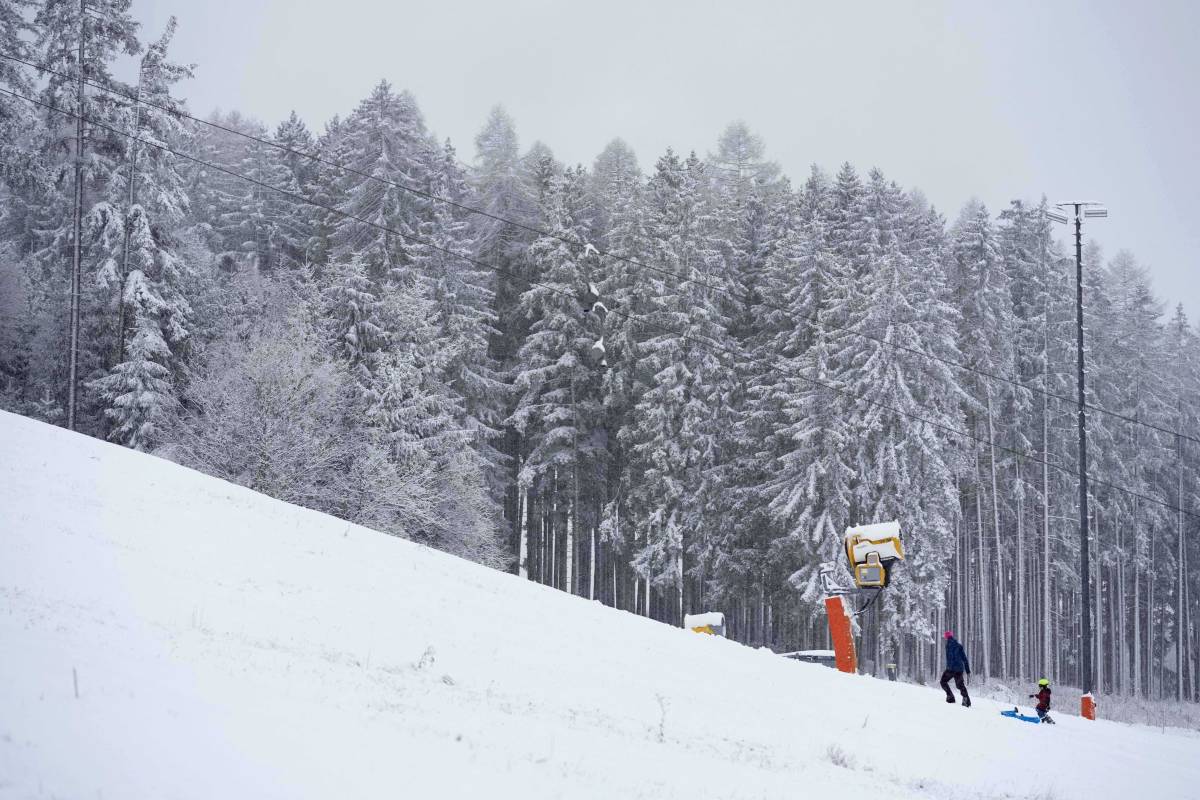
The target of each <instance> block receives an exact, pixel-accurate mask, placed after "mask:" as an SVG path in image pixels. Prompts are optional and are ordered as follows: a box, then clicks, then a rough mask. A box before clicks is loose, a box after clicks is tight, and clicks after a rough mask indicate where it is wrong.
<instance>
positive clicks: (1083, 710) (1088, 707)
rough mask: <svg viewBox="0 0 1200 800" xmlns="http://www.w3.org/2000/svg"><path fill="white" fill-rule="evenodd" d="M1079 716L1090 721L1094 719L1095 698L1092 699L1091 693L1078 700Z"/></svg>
mask: <svg viewBox="0 0 1200 800" xmlns="http://www.w3.org/2000/svg"><path fill="white" fill-rule="evenodd" d="M1079 716H1081V717H1083V718H1084V719H1092V720H1094V719H1095V718H1096V698H1094V697H1092V694H1091V692H1089V693H1087V694H1085V695H1084V696H1082V697H1080V698H1079Z"/></svg>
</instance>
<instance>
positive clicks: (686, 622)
mask: <svg viewBox="0 0 1200 800" xmlns="http://www.w3.org/2000/svg"><path fill="white" fill-rule="evenodd" d="M683 627H685V628H687V629H688V630H690V631H694V632H695V633H707V634H708V635H709V636H724V635H725V615H724V614H722V613H721V612H720V611H708V612H706V613H704V614H684V615H683Z"/></svg>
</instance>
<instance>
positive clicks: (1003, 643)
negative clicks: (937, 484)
mask: <svg viewBox="0 0 1200 800" xmlns="http://www.w3.org/2000/svg"><path fill="white" fill-rule="evenodd" d="M986 394H987V421H988V441H989V442H990V443H991V445H990V446H991V458H990V459H989V461H990V462H991V477H992V531H993V532H994V534H995V539H996V580H995V581H994V585H995V588H996V602H995V608H996V617H997V618H996V632H997V634H998V635H999V640H1000V641H999V643H1000V670H999V674H1000V675H1002V676H1004V675H1008V637H1007V635H1006V627H1007V626H1006V625H1005V620H1004V616H1005V614H1004V607H1005V596H1006V595H1007V592H1006V591H1005V590H1006V585H1005V584H1006V581H1005V576H1004V561H1003V548H1002V547H1001V543H1000V490H999V486H998V480H997V476H996V473H997V469H996V430H995V426H994V424H993V421H992V390H991V387H990V386H989V387H988V389H987V392H986Z"/></svg>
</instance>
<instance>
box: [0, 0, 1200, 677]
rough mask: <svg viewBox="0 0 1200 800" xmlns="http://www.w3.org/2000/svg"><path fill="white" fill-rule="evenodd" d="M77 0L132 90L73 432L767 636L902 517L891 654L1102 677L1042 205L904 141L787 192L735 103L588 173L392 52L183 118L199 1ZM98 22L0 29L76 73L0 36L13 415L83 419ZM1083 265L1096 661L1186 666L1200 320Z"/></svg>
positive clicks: (98, 233)
mask: <svg viewBox="0 0 1200 800" xmlns="http://www.w3.org/2000/svg"><path fill="white" fill-rule="evenodd" d="M91 6H92V7H93V9H94V10H95V12H96V13H95V14H91V15H89V18H88V20H87V21H86V22H87V27H88V35H87V41H86V47H85V59H84V63H83V64H82V68H83V69H84V74H85V76H86V77H87V79H88V81H90V82H95V83H97V84H100V85H102V86H110V87H112V88H113V89H114V90H116V92H115V93H114V92H107V91H99V90H96V89H89V91H88V93H87V97H86V99H85V102H84V107H83V109H82V113H83V115H84V116H85V117H86V118H87V119H88V124H87V125H86V126H85V137H84V141H83V159H82V174H83V194H84V201H85V203H84V209H85V219H84V224H83V235H82V237H81V240H80V244H81V247H82V256H83V258H82V264H83V282H82V293H81V305H80V318H81V329H82V333H81V336H80V345H79V354H78V358H79V362H78V363H79V375H80V379H79V383H78V390H79V401H78V404H77V427H78V428H79V429H80V430H82V431H84V432H87V433H89V434H91V435H94V436H98V437H105V438H108V439H110V440H113V441H116V442H120V443H122V444H124V445H127V446H130V447H135V448H138V449H141V450H147V451H152V452H156V453H159V454H161V455H164V456H166V457H169V458H172V459H174V460H177V461H180V462H181V463H185V464H188V465H190V466H194V467H196V468H199V469H202V470H204V471H205V472H208V473H210V474H214V475H218V476H220V477H223V478H226V479H228V480H232V481H236V482H238V483H241V484H244V485H247V486H250V487H252V488H255V489H257V490H260V491H263V492H266V493H268V494H271V495H273V496H276V497H280V498H282V499H285V500H288V501H290V502H296V503H300V504H302V505H306V506H309V507H313V508H318V509H321V510H324V511H328V512H330V513H334V514H337V515H339V516H342V517H344V518H347V519H351V520H354V521H356V522H361V523H363V524H367V525H370V526H372V527H375V528H378V529H380V530H384V531H387V532H390V533H393V534H396V535H400V536H404V537H407V538H411V539H414V540H417V541H422V542H426V543H428V544H430V545H432V546H435V547H439V548H442V549H445V550H448V551H451V552H455V553H458V554H460V555H463V556H466V557H468V558H473V559H475V560H478V561H480V562H482V563H487V564H491V565H493V566H497V567H500V568H506V569H510V570H513V571H515V572H518V573H519V574H520V575H522V576H526V577H528V578H529V579H531V580H537V581H539V582H542V583H546V584H550V585H553V586H556V587H558V588H560V589H562V590H564V591H570V592H573V593H575V594H578V595H582V596H586V597H591V598H595V599H597V600H600V601H602V602H604V603H606V604H609V605H612V606H615V607H618V608H622V609H626V610H630V611H634V612H636V613H639V614H644V615H648V616H652V617H654V618H656V619H660V620H664V621H668V622H673V623H677V622H679V621H680V618H681V615H682V614H683V613H687V612H691V611H702V610H722V611H724V612H725V613H726V615H727V617H728V620H729V623H730V629H731V633H732V635H733V636H735V637H736V638H738V639H739V640H741V641H745V642H750V643H755V644H766V645H769V646H772V647H775V648H779V649H783V648H789V649H791V648H797V647H821V646H824V645H825V641H826V638H825V637H826V635H825V624H824V617H823V609H822V607H821V605H820V594H821V589H820V583H819V580H818V576H819V572H820V569H821V565H822V564H826V563H830V564H832V565H833V566H834V569H835V571H836V573H837V575H838V576H839V577H840V578H841V579H842V580H848V574H847V572H846V565H845V563H844V558H843V557H842V555H841V536H842V532H843V531H844V529H845V527H846V526H847V525H849V524H855V523H861V522H874V521H882V520H888V519H899V520H900V522H901V524H902V527H903V530H904V535H905V546H906V549H907V552H908V559H907V561H906V562H905V563H904V564H903V565H902V566H901V567H900V568H899V569H898V570H897V571H896V575H895V580H894V582H893V584H892V587H891V588H890V589H889V590H888V591H887V592H886V593H885V594H884V595H883V599H882V600H881V601H880V602H879V603H878V604H876V605H875V606H873V607H872V608H871V610H870V611H869V612H868V613H866V614H864V615H863V616H862V617H860V618H859V619H860V622H861V623H862V625H861V633H862V642H861V646H862V649H863V652H864V654H865V656H866V657H867V659H868V661H870V662H871V663H872V664H873V665H875V666H876V667H878V666H879V665H881V664H882V663H883V662H885V661H897V662H898V663H899V664H900V667H901V670H902V671H903V672H904V673H906V674H909V675H914V676H921V675H927V674H928V673H929V672H930V671H931V670H932V669H933V668H934V667H936V664H935V663H934V662H935V661H936V659H937V657H938V647H937V640H936V634H937V633H938V632H940V631H941V630H942V629H944V628H947V627H949V628H953V629H955V630H956V631H957V632H959V634H960V638H961V639H963V641H964V642H965V643H966V645H967V647H968V649H969V650H970V651H971V653H972V660H973V663H974V665H975V667H976V672H978V673H982V674H984V675H985V676H987V675H1004V676H1022V675H1024V676H1032V675H1039V676H1040V675H1042V674H1045V675H1047V676H1048V677H1051V678H1054V679H1056V680H1061V681H1072V680H1075V679H1076V678H1077V673H1078V662H1079V651H1078V642H1079V636H1078V618H1079V611H1078V604H1079V599H1080V585H1081V582H1080V580H1079V575H1078V562H1079V552H1078V545H1079V541H1078V518H1077V514H1078V486H1077V483H1076V478H1075V473H1076V459H1077V442H1076V438H1075V421H1076V420H1075V408H1074V403H1073V398H1074V365H1075V355H1074V353H1075V350H1074V330H1075V329H1074V280H1073V279H1074V260H1073V258H1070V257H1069V256H1070V253H1068V252H1066V251H1064V250H1063V248H1061V247H1060V245H1059V244H1058V243H1057V242H1056V241H1055V239H1054V237H1053V236H1052V233H1053V231H1052V229H1051V228H1052V225H1053V223H1051V222H1050V221H1049V220H1048V219H1047V217H1046V216H1045V213H1044V212H1045V210H1046V205H1045V201H1044V200H1043V201H1041V202H1035V203H1030V202H1026V201H1014V202H1012V203H1011V204H1010V205H1009V206H1008V207H1007V208H1005V209H1003V210H1002V211H1001V212H1000V213H999V214H998V215H993V214H992V213H990V212H989V210H988V209H986V208H984V207H983V206H982V205H981V204H979V203H977V202H972V203H969V204H968V205H967V206H966V207H965V208H964V209H963V210H962V212H961V213H960V214H959V215H958V217H957V218H956V219H955V221H954V222H953V223H952V224H947V222H946V220H945V219H944V218H943V217H942V216H941V215H940V214H939V213H938V212H937V211H936V210H934V209H933V208H931V207H930V206H929V204H928V203H927V202H926V201H925V200H924V198H923V197H922V196H921V194H920V193H919V192H917V191H915V190H906V189H904V188H902V187H900V186H898V185H896V184H895V183H894V182H892V181H889V180H888V179H887V178H886V177H885V176H884V175H883V174H882V173H881V172H879V171H878V170H873V171H871V172H869V173H866V174H865V175H864V174H861V173H859V172H858V171H856V170H855V169H854V168H853V167H852V166H850V165H848V164H847V165H843V166H842V167H841V168H840V169H838V170H837V171H836V173H834V174H828V173H826V172H824V171H822V170H820V169H817V168H814V169H813V170H812V172H811V174H810V175H808V176H807V178H806V179H805V180H804V182H803V184H802V185H799V186H795V185H793V184H792V183H791V182H790V181H789V180H788V178H786V177H785V176H783V175H782V174H781V173H780V170H779V168H778V167H777V166H776V165H775V164H774V163H772V162H771V161H770V160H769V159H768V158H767V156H766V154H765V151H764V148H763V144H762V142H761V141H760V140H759V139H758V138H757V137H756V136H754V135H753V134H752V133H751V132H750V130H749V129H748V128H747V127H746V126H745V125H743V124H741V123H736V124H733V125H731V126H730V127H729V128H728V129H727V130H726V131H725V133H724V134H723V135H722V136H721V137H720V139H719V140H718V141H717V142H716V143H715V146H714V149H713V151H712V152H711V153H709V154H708V155H707V156H705V157H703V158H701V157H699V156H697V155H695V154H690V155H687V156H686V157H685V156H683V155H682V154H677V153H674V152H671V151H668V152H667V153H665V154H663V155H662V156H660V157H659V158H658V159H657V160H656V161H655V162H654V164H653V166H652V167H651V168H650V169H648V171H647V172H643V171H642V169H641V168H640V167H639V164H638V161H637V159H636V157H635V156H634V154H633V152H632V151H631V150H630V148H629V147H628V146H626V145H625V144H624V143H622V142H621V141H620V140H614V141H613V142H612V143H611V144H610V145H608V146H607V147H606V148H605V149H604V151H603V152H602V153H601V154H600V155H599V156H598V157H597V158H596V160H595V162H594V164H593V165H592V166H591V168H590V169H585V168H584V167H582V166H568V165H564V164H562V163H560V162H559V161H558V160H557V159H555V157H554V156H553V153H552V152H551V150H550V149H549V148H548V147H546V146H545V145H542V144H540V143H535V144H534V145H533V146H532V147H530V148H528V149H526V150H522V148H521V147H520V145H519V141H518V138H517V134H516V130H515V127H514V124H513V122H512V121H511V120H510V119H509V118H508V117H507V115H506V114H505V113H504V112H503V111H502V110H500V109H496V110H495V111H493V112H492V114H491V115H490V116H489V118H488V119H487V120H486V122H485V124H484V126H483V128H482V130H481V131H480V133H479V135H478V136H477V137H476V140H475V143H474V144H475V156H474V159H473V163H472V165H471V166H463V165H462V163H461V162H460V160H459V157H458V155H457V153H456V152H455V150H454V148H453V147H452V146H451V144H450V143H449V142H444V141H441V140H439V139H437V138H436V137H435V136H434V135H433V134H432V133H431V132H430V131H429V129H428V128H427V127H426V124H425V122H424V120H423V118H422V116H421V113H420V110H419V109H418V107H417V103H416V101H415V99H414V98H413V97H412V96H411V95H409V94H408V93H407V92H397V91H395V90H394V89H393V88H392V87H391V86H390V85H389V84H388V83H386V82H382V83H380V84H379V85H377V86H376V87H375V88H374V90H373V91H372V92H371V93H370V95H369V96H368V97H367V98H366V99H364V100H363V101H362V102H361V103H360V104H359V105H358V107H357V108H355V109H354V110H353V111H351V113H349V114H348V115H346V116H345V117H344V118H342V117H338V118H334V119H333V120H330V121H329V122H327V123H326V124H325V126H324V129H323V131H322V132H320V133H314V132H313V131H312V130H311V129H310V128H309V127H308V125H307V124H306V123H305V122H304V121H303V120H301V119H299V118H298V117H297V116H296V115H294V114H293V115H292V116H291V117H290V118H289V119H287V120H285V121H283V122H282V123H280V124H279V125H278V126H276V127H275V128H274V129H269V128H268V127H266V126H265V125H263V124H261V123H259V122H257V121H255V120H253V119H252V118H248V117H244V116H242V115H240V114H238V113H223V114H214V115H213V116H212V117H211V118H210V120H209V122H210V123H213V124H201V123H196V122H193V121H191V120H189V119H188V118H186V117H185V116H181V115H180V114H178V113H173V110H182V109H184V105H183V103H182V101H181V100H180V99H179V98H178V97H176V96H175V86H176V84H177V83H178V82H179V81H180V80H181V79H183V78H185V77H187V76H188V75H190V74H191V68H189V67H186V66H183V65H179V64H176V63H174V62H173V61H172V59H171V57H170V54H169V46H170V41H171V36H172V33H173V31H174V26H173V24H172V25H171V26H169V27H168V29H167V30H166V32H165V33H164V34H163V35H162V36H161V37H160V38H158V39H156V40H153V41H151V42H150V43H148V44H145V43H143V42H142V40H141V38H140V32H139V31H138V29H137V26H136V24H135V23H134V22H133V21H132V20H131V18H130V17H129V13H128V12H129V2H128V0H96V1H95V2H92V3H91ZM93 17H95V18H94V19H93ZM80 22H81V21H80V20H79V18H78V4H77V3H71V2H57V1H56V0H45V1H44V2H23V1H19V2H16V3H13V2H4V3H0V50H2V51H3V53H5V54H10V55H13V54H15V55H17V56H18V57H19V58H21V59H22V60H25V61H29V62H34V63H38V64H42V65H44V66H45V67H47V68H48V69H49V70H52V71H53V72H49V73H43V74H40V75H39V74H37V73H36V72H35V71H34V70H32V69H29V68H26V67H23V66H22V65H21V64H20V63H18V62H14V61H10V60H3V59H0V83H2V84H3V88H5V89H10V90H12V91H14V92H17V93H18V94H20V95H22V96H24V97H28V98H32V99H34V100H36V101H37V102H39V103H41V104H42V105H40V106H39V105H35V104H33V103H31V102H28V101H26V100H23V99H18V98H15V97H13V96H11V95H7V94H0V153H2V154H3V173H2V184H0V193H2V194H0V198H2V200H3V216H2V217H0V407H3V408H5V409H8V410H13V411H16V412H17V413H21V414H25V415H28V416H32V417H36V418H39V419H43V420H46V421H50V422H55V423H59V424H61V423H63V421H64V418H65V413H66V406H67V387H68V383H69V381H68V377H67V376H68V368H69V354H70V342H69V334H70V326H69V324H68V323H69V313H70V294H71V293H70V271H71V264H72V246H73V244H74V242H73V234H72V230H73V226H72V223H73V220H72V213H73V209H74V202H73V201H74V194H73V189H74V187H73V180H72V178H73V174H74V167H75V156H74V153H75V147H76V119H75V117H74V116H72V115H77V114H79V113H80V112H81V109H80V108H79V106H78V103H77V99H76V94H75V86H74V83H73V81H72V80H70V78H71V77H72V76H74V75H75V74H77V73H76V70H77V69H79V68H80V66H81V65H79V64H78V63H77V53H78V36H79V30H80V27H81V25H80ZM122 53H126V54H134V55H138V56H140V69H139V76H138V77H137V78H136V79H135V80H134V81H133V82H130V83H128V84H126V83H122V82H121V81H119V80H117V78H116V77H115V76H114V75H112V74H111V71H110V67H111V64H112V62H113V61H114V59H115V58H116V57H117V56H118V55H119V54H122ZM134 98H140V99H138V100H136V101H135V100H134ZM134 132H136V135H137V136H136V138H131V137H130V136H127V135H125V134H126V133H134ZM164 148H166V149H164ZM171 151H174V152H171ZM309 156H315V157H316V158H311V157H309ZM447 201H449V202H447ZM476 211H482V212H485V213H484V214H480V213H476ZM1084 260H1085V287H1084V291H1085V295H1086V299H1085V303H1086V314H1087V318H1086V327H1087V343H1088V352H1087V362H1088V363H1087V371H1088V390H1089V398H1088V399H1089V403H1090V404H1091V405H1092V406H1094V408H1093V409H1092V410H1091V411H1090V412H1089V414H1090V416H1089V431H1090V439H1089V452H1090V463H1091V470H1090V474H1091V476H1092V487H1091V488H1092V493H1091V497H1090V505H1089V509H1090V513H1091V515H1092V519H1091V524H1092V530H1093V531H1094V540H1093V543H1092V547H1093V548H1094V550H1093V553H1092V558H1093V562H1092V563H1093V565H1094V566H1093V583H1092V591H1093V592H1094V604H1093V605H1094V608H1095V623H1096V631H1097V635H1096V649H1097V652H1096V663H1097V665H1098V678H1099V681H1100V690H1101V691H1107V692H1120V693H1128V694H1144V695H1151V696H1177V695H1182V696H1184V697H1188V698H1193V699H1194V698H1195V696H1196V689H1197V669H1196V666H1197V664H1196V661H1197V651H1198V642H1197V638H1196V636H1195V624H1196V623H1195V621H1196V618H1197V614H1196V611H1197V595H1196V589H1197V577H1198V576H1200V567H1198V566H1197V553H1196V544H1195V542H1196V530H1197V527H1198V525H1197V519H1198V517H1197V516H1195V515H1194V513H1184V511H1181V510H1180V509H1183V510H1186V511H1188V512H1196V511H1198V510H1200V502H1198V498H1197V495H1198V488H1200V482H1198V472H1197V467H1198V466H1200V442H1198V441H1197V439H1198V438H1200V420H1198V419H1197V416H1198V412H1197V409H1198V408H1200V405H1198V403H1197V400H1198V395H1200V346H1198V345H1197V338H1196V335H1195V331H1194V330H1193V328H1192V326H1191V325H1190V324H1189V322H1188V320H1187V319H1186V317H1185V316H1184V314H1183V311H1182V308H1181V307H1177V308H1174V309H1170V310H1168V309H1166V308H1165V307H1164V304H1163V302H1162V301H1161V300H1159V299H1158V298H1156V297H1155V295H1154V293H1153V291H1152V288H1151V286H1150V281H1149V279H1148V277H1147V275H1146V272H1145V270H1144V269H1143V268H1142V267H1140V266H1139V265H1138V264H1137V262H1136V260H1135V259H1134V258H1133V256H1132V255H1130V254H1128V253H1126V252H1120V253H1117V254H1116V255H1115V256H1114V257H1112V258H1111V259H1105V258H1104V257H1103V255H1102V254H1101V253H1100V251H1099V249H1098V248H1097V247H1095V246H1093V245H1089V247H1088V248H1087V251H1086V253H1085V259H1084ZM588 284H594V285H595V286H596V287H597V288H598V289H599V290H600V295H601V298H602V301H603V302H604V304H605V306H607V308H608V309H609V313H608V315H607V316H606V317H603V318H601V317H600V316H599V315H597V314H596V313H594V312H589V311H588V309H587V307H586V305H585V303H584V302H581V298H582V297H583V295H584V293H585V289H586V287H587V286H588ZM598 339H602V340H603V343H604V347H605V351H606V357H607V365H606V366H602V365H599V364H598V363H597V359H596V358H595V357H594V354H595V353H596V349H595V347H594V345H595V343H596V341H597V340H598ZM1101 409H1102V410H1101ZM1177 434H1182V436H1181V435H1177Z"/></svg>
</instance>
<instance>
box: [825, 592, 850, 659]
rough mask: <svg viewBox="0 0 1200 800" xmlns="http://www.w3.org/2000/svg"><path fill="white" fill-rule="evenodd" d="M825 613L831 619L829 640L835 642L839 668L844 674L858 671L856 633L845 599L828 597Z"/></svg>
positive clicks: (834, 648) (835, 653) (835, 654)
mask: <svg viewBox="0 0 1200 800" xmlns="http://www.w3.org/2000/svg"><path fill="white" fill-rule="evenodd" d="M825 613H826V615H827V616H828V617H829V638H830V639H831V640H832V641H833V655H834V660H835V661H836V663H837V668H838V669H839V670H841V671H842V672H850V673H854V672H857V671H858V656H857V655H856V654H855V652H854V632H853V631H852V630H851V627H850V612H849V611H848V610H847V609H846V599H845V598H844V597H826V598H825Z"/></svg>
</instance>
